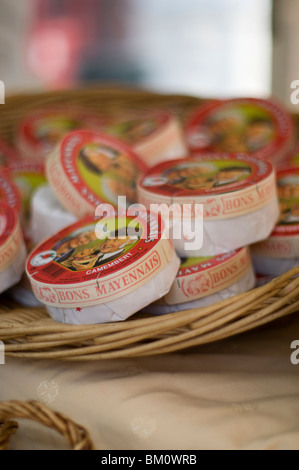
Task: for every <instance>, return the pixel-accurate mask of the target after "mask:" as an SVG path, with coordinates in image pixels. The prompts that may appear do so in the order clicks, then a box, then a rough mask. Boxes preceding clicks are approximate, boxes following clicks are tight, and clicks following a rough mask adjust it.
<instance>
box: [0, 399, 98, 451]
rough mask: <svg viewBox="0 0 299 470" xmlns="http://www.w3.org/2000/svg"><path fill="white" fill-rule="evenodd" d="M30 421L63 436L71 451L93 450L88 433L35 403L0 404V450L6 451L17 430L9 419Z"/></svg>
mask: <svg viewBox="0 0 299 470" xmlns="http://www.w3.org/2000/svg"><path fill="white" fill-rule="evenodd" d="M18 418H23V419H30V420H33V421H36V422H38V423H41V424H43V425H45V426H47V427H48V428H51V429H54V430H55V431H57V432H58V433H59V434H61V435H62V436H64V437H65V438H66V440H67V441H68V443H69V445H70V446H71V448H72V450H93V448H94V446H93V443H92V441H91V439H90V436H89V433H88V432H87V431H86V429H85V428H84V427H82V426H81V425H79V424H77V423H75V422H74V421H72V420H71V419H69V418H68V417H67V416H65V415H64V414H62V413H58V412H55V411H52V410H51V409H50V408H48V407H47V406H45V405H43V404H42V403H39V402H36V401H29V402H22V401H8V402H0V450H7V448H8V445H9V440H10V438H11V436H12V435H13V434H15V432H16V431H17V429H18V424H17V423H16V422H15V421H10V420H11V419H18Z"/></svg>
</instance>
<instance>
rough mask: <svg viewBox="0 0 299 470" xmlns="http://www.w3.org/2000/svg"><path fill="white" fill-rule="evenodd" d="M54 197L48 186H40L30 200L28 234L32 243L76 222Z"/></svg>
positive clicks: (38, 241)
mask: <svg viewBox="0 0 299 470" xmlns="http://www.w3.org/2000/svg"><path fill="white" fill-rule="evenodd" d="M76 220H77V219H76V217H75V216H74V215H72V214H70V213H69V212H67V211H66V210H65V209H64V208H63V207H62V205H61V204H60V202H59V201H58V199H57V198H56V196H55V194H54V192H53V190H52V189H51V187H50V186H47V185H45V186H42V187H40V188H39V189H38V190H37V191H36V192H35V193H34V196H33V199H32V201H31V227H30V236H31V238H32V241H33V243H34V244H38V243H40V242H41V241H42V240H45V239H46V238H48V237H51V236H52V235H54V234H55V233H57V232H59V231H60V230H62V229H63V228H65V227H67V226H68V225H71V224H72V223H74V222H76Z"/></svg>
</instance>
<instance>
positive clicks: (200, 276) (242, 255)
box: [145, 248, 255, 314]
mask: <svg viewBox="0 0 299 470" xmlns="http://www.w3.org/2000/svg"><path fill="white" fill-rule="evenodd" d="M254 285H255V275H254V272H253V268H252V264H251V259H250V254H249V249H248V248H240V249H239V250H237V251H233V252H231V253H226V254H223V255H218V256H215V257H206V258H187V259H185V260H182V263H181V266H180V269H179V272H178V274H177V276H176V279H175V281H174V283H173V285H172V287H171V289H170V291H169V293H168V294H167V295H166V296H165V297H163V299H161V300H160V301H157V302H155V303H154V304H152V305H149V306H148V307H147V308H146V309H145V310H146V311H148V312H152V313H154V314H165V313H171V312H177V311H181V310H188V309H192V308H199V307H204V306H207V305H211V304H213V303H216V302H220V301H221V300H224V299H227V298H229V297H232V296H234V295H237V294H241V293H242V292H245V291H247V290H249V289H252V288H253V287H254Z"/></svg>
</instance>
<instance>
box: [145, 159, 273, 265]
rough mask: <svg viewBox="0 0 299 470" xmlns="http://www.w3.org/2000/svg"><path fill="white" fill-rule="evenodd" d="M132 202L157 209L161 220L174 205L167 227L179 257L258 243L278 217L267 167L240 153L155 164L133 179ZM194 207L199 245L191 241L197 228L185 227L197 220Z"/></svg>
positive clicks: (212, 253) (268, 167) (202, 254)
mask: <svg viewBox="0 0 299 470" xmlns="http://www.w3.org/2000/svg"><path fill="white" fill-rule="evenodd" d="M138 201H139V203H141V204H143V205H144V206H145V207H146V208H147V209H148V210H151V211H153V210H157V205H159V206H160V209H161V213H162V215H163V216H164V217H165V216H166V215H167V211H168V210H169V208H173V207H175V211H174V217H173V219H172V220H171V219H170V222H169V226H170V227H171V228H172V230H171V235H172V236H173V243H174V246H175V249H176V251H177V253H178V255H179V256H180V257H181V258H185V257H201V256H215V255H217V254H221V253H227V252H230V251H232V250H236V249H238V248H241V247H243V246H247V245H250V244H251V243H255V242H257V241H260V240H264V239H265V238H267V237H268V236H269V235H270V233H271V232H272V230H273V228H274V226H275V224H276V222H277V220H278V217H279V207H278V199H277V194H276V186H275V172H274V169H273V166H272V164H271V163H270V162H268V161H263V160H260V159H257V158H254V157H250V156H245V155H235V156H233V155H230V154H202V155H201V154H199V155H193V156H192V157H190V158H188V159H184V160H177V161H172V162H166V163H163V164H160V165H157V166H156V167H154V168H152V169H151V170H149V171H148V172H147V173H146V174H145V175H144V176H143V177H142V178H141V180H140V181H139V184H138ZM200 205H202V206H200ZM200 207H202V208H203V210H202V214H203V223H202V227H201V229H202V231H203V237H202V243H201V240H200V237H198V242H197V241H196V236H197V232H198V231H199V230H200V226H198V227H197V231H196V230H195V229H193V233H192V225H191V222H193V223H194V222H195V220H196V221H197V222H198V221H199V216H200V213H199V212H200V210H199V209H200ZM198 208H199V209H198ZM185 209H186V211H185ZM187 209H188V210H187ZM185 213H186V214H187V216H186V217H185ZM179 225H180V226H181V230H179V232H181V235H180V236H178V235H177V231H176V229H177V228H178V226H179ZM188 226H189V227H190V229H189V231H188V230H187V229H186V228H187V227H188ZM195 226H197V224H196V225H195ZM195 226H194V227H195Z"/></svg>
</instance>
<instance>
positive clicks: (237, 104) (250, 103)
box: [186, 98, 295, 163]
mask: <svg viewBox="0 0 299 470" xmlns="http://www.w3.org/2000/svg"><path fill="white" fill-rule="evenodd" d="M294 134H295V133H294V124H293V121H292V118H291V116H290V115H289V113H288V112H287V111H286V110H285V109H284V107H283V106H282V105H281V104H279V103H277V102H276V101H274V100H264V99H257V98H235V99H231V100H212V101H209V102H208V103H206V104H204V105H203V106H199V107H198V108H197V109H196V110H195V111H194V112H193V113H192V115H191V116H190V119H189V122H188V123H187V126H186V136H187V140H188V143H189V146H190V148H191V149H196V150H200V151H204V152H206V151H212V152H231V153H235V152H237V153H245V154H250V155H254V156H256V157H257V158H263V159H270V160H272V161H273V162H275V163H276V162H279V160H281V159H282V158H284V156H285V155H286V153H287V152H288V151H289V150H290V148H291V146H292V144H293V142H294Z"/></svg>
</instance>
